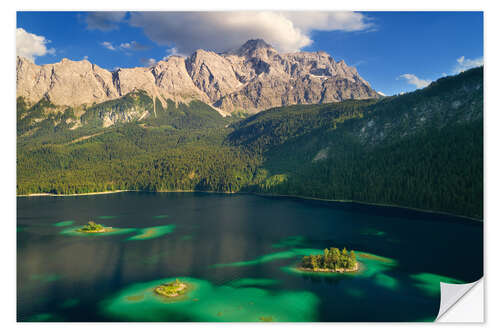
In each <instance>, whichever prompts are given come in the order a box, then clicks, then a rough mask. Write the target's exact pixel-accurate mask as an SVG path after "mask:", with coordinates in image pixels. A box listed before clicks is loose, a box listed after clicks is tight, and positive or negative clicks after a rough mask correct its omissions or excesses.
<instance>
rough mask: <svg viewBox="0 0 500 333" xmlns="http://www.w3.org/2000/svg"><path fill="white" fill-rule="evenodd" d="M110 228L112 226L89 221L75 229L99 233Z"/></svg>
mask: <svg viewBox="0 0 500 333" xmlns="http://www.w3.org/2000/svg"><path fill="white" fill-rule="evenodd" d="M112 229H113V228H112V227H105V226H103V225H102V224H97V223H95V222H93V221H89V222H88V223H87V224H86V225H84V226H83V227H81V228H80V229H78V230H77V231H79V232H86V233H101V232H109V231H111V230H112Z"/></svg>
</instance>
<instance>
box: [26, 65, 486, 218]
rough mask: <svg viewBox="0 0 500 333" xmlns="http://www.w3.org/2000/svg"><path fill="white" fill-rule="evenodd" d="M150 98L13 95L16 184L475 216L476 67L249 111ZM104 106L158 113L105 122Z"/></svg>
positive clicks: (479, 184) (478, 165)
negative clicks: (76, 104) (365, 95)
mask: <svg viewBox="0 0 500 333" xmlns="http://www.w3.org/2000/svg"><path fill="white" fill-rule="evenodd" d="M154 103H155V104H153V100H152V99H151V98H150V97H148V96H145V95H144V94H142V93H141V92H135V93H134V94H133V95H131V96H125V97H123V98H121V99H118V100H114V101H109V102H105V103H101V104H97V105H93V106H88V107H85V108H84V109H72V108H65V109H62V110H61V109H58V108H57V107H56V106H54V105H52V104H51V103H50V101H48V100H46V99H43V100H41V101H40V102H38V103H36V104H34V105H28V104H27V103H26V102H25V101H24V100H23V99H22V98H19V99H18V102H17V133H18V139H17V193H18V194H30V193H56V194H70V193H87V192H100V191H109V190H141V191H174V190H190V191H191V190H192V191H194V190H198V191H220V192H240V191H242V192H259V193H262V192H264V193H275V194H290V195H300V196H307V197H315V198H321V199H335V200H356V201H362V202H369V203H378V204H391V205H402V206H408V207H413V208H420V209H429V210H435V211H441V212H447V213H453V214H458V215H464V216H469V217H474V218H479V219H482V216H483V69H482V68H476V69H472V70H469V71H467V72H464V73H462V74H459V75H457V76H452V77H446V78H442V79H440V80H438V81H436V82H434V83H432V84H431V85H430V86H429V87H427V88H424V89H421V90H417V91H415V92H413V93H408V94H404V95H400V96H394V97H388V98H383V99H379V100H365V101H345V102H341V103H329V104H319V105H295V106H287V107H281V108H273V109H270V110H267V111H263V112H260V113H258V114H256V115H254V116H251V117H248V118H245V119H240V117H241V115H242V114H240V113H239V114H238V116H237V117H226V118H224V117H222V116H220V115H219V113H217V111H215V110H214V109H212V108H211V107H210V106H208V105H206V104H204V103H202V102H198V101H193V102H191V103H190V104H189V105H186V104H175V103H174V102H172V101H168V103H167V106H166V107H164V106H162V104H161V103H159V101H158V100H155V101H154ZM109 110H114V111H113V112H121V113H127V112H130V110H148V112H150V113H151V114H155V116H154V117H153V116H151V117H146V118H144V119H133V120H131V121H129V122H126V123H117V124H116V125H113V126H110V127H103V126H102V114H103V112H104V113H105V112H109ZM39 119H43V120H41V121H40V120H39ZM75 119H78V120H80V123H81V124H82V125H81V126H79V127H78V128H73V129H72V128H71V127H70V125H69V124H70V123H71V120H75Z"/></svg>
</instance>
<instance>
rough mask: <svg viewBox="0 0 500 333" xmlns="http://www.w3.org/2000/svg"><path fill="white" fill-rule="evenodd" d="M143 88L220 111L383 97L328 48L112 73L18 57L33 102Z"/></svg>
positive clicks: (232, 55)
mask: <svg viewBox="0 0 500 333" xmlns="http://www.w3.org/2000/svg"><path fill="white" fill-rule="evenodd" d="M137 89H141V90H145V91H146V92H147V93H148V94H149V95H150V96H152V97H157V98H159V99H160V100H161V101H162V102H165V101H166V100H167V99H172V100H174V101H178V102H189V101H191V100H193V99H198V100H201V101H203V102H205V103H207V104H210V105H212V106H213V107H215V108H217V109H219V111H220V112H221V113H228V112H229V113H230V112H233V111H235V110H245V111H247V112H250V113H256V112H259V111H261V110H264V109H267V108H270V107H276V106H283V105H290V104H298V103H301V104H308V103H327V102H335V101H342V100H345V99H365V98H376V97H378V96H379V95H378V94H377V93H376V92H375V91H374V90H373V89H372V88H371V87H370V85H369V84H368V82H366V81H365V80H364V79H363V78H362V77H361V76H360V75H359V74H358V72H357V71H356V69H355V68H354V67H349V66H347V65H346V64H345V62H344V61H340V62H336V61H335V60H334V59H333V58H332V57H331V56H329V55H328V54H327V53H325V52H295V53H287V54H279V53H278V51H276V50H275V49H274V48H273V47H272V46H270V45H269V44H267V43H266V42H265V41H263V40H261V39H255V40H249V41H248V42H246V43H245V44H244V45H242V46H241V47H240V48H238V49H237V50H233V51H230V52H226V53H222V54H217V53H214V52H210V51H204V50H198V51H196V52H194V53H193V54H192V55H191V56H190V57H188V58H186V59H183V58H181V57H178V56H171V57H169V58H167V59H166V60H165V61H160V62H158V63H157V64H155V65H154V66H151V67H137V68H126V69H119V70H116V71H113V72H111V71H108V70H105V69H103V68H100V67H99V66H97V65H93V64H91V63H90V62H88V61H87V60H82V61H71V60H68V59H63V60H62V61H61V62H59V63H55V64H49V65H43V66H38V65H35V64H34V63H32V62H30V61H29V60H28V59H25V58H22V57H18V58H17V96H23V97H24V98H25V99H26V100H27V101H29V102H37V101H39V100H40V99H41V98H43V97H47V98H48V99H49V100H50V101H51V102H52V103H53V104H55V105H67V106H78V105H82V104H92V103H100V102H104V101H107V100H111V99H115V98H118V97H120V96H123V95H125V94H127V93H128V92H131V91H134V90H137Z"/></svg>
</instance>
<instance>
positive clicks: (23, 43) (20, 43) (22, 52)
mask: <svg viewBox="0 0 500 333" xmlns="http://www.w3.org/2000/svg"><path fill="white" fill-rule="evenodd" d="M48 43H50V40H47V39H46V38H45V37H44V36H38V35H35V34H32V33H29V32H27V31H26V30H24V29H23V28H17V29H16V54H17V55H18V56H22V57H25V58H28V59H30V60H31V61H33V62H34V61H35V57H40V56H44V55H46V54H55V52H56V50H55V49H54V48H50V49H47V44H48Z"/></svg>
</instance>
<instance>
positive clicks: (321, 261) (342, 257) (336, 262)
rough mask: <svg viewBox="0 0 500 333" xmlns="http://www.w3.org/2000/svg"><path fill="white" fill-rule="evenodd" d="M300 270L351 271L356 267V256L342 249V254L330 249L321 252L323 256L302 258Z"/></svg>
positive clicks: (334, 248)
mask: <svg viewBox="0 0 500 333" xmlns="http://www.w3.org/2000/svg"><path fill="white" fill-rule="evenodd" d="M301 267H302V268H306V269H312V270H313V271H316V270H332V271H336V270H353V269H356V267H357V260H356V254H355V253H354V251H352V250H351V251H350V252H349V251H347V249H346V248H345V247H344V249H343V250H342V252H341V251H340V250H339V249H338V248H336V247H331V248H330V249H328V248H326V249H324V250H323V254H318V255H310V256H304V257H303V258H302V263H301Z"/></svg>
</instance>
